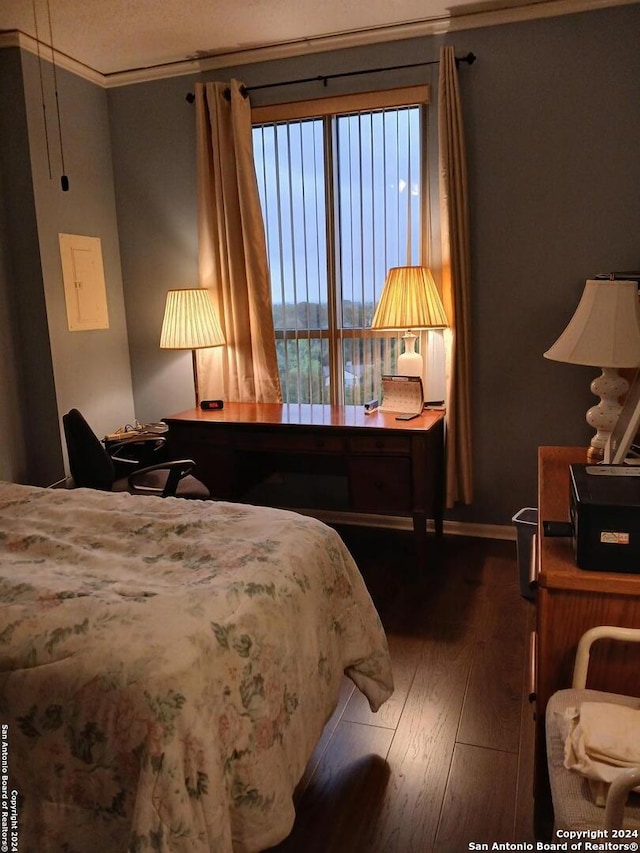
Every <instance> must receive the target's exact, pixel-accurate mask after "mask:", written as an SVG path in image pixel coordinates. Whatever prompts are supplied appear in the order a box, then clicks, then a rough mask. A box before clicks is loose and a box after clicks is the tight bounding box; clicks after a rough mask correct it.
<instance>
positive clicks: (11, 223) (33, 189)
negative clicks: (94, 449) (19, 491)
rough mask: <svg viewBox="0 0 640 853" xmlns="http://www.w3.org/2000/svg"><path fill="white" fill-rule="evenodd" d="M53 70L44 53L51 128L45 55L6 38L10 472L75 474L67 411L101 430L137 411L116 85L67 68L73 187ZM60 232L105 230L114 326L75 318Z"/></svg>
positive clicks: (1, 158) (1, 205)
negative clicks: (78, 322)
mask: <svg viewBox="0 0 640 853" xmlns="http://www.w3.org/2000/svg"><path fill="white" fill-rule="evenodd" d="M52 70H53V69H52V66H51V65H50V64H49V63H47V62H43V64H42V81H43V85H44V90H45V103H46V110H47V119H48V133H47V134H45V124H44V118H43V109H42V96H41V79H40V66H39V63H38V59H37V57H35V56H33V55H32V54H30V53H26V52H21V51H19V50H18V49H17V48H16V49H14V48H11V49H5V50H0V76H1V79H2V87H0V180H1V182H2V189H3V193H2V197H1V198H2V201H1V202H0V240H1V243H0V336H1V339H0V347H1V351H2V359H1V362H2V363H1V364H0V380H1V381H2V387H3V391H4V392H5V400H6V401H7V405H6V406H5V407H3V411H2V413H1V414H0V448H1V449H0V477H2V478H4V479H9V480H15V481H18V482H29V483H34V484H37V485H47V484H50V483H52V482H54V481H56V480H58V479H59V478H61V477H62V476H63V475H64V456H65V452H64V439H63V438H62V432H61V416H62V414H63V413H64V412H66V411H68V410H69V409H70V408H72V407H74V406H75V407H77V408H79V409H80V410H81V411H83V413H84V414H85V416H86V417H87V419H88V420H89V422H90V423H91V425H92V426H93V427H94V429H95V430H96V432H97V433H98V434H104V433H105V432H110V431H112V430H113V429H114V428H115V427H116V426H118V425H120V424H122V423H126V422H127V421H130V420H132V418H133V416H134V408H133V391H132V384H131V372H130V365H129V349H128V341H127V330H126V322H125V315H124V298H123V293H122V275H121V266H120V254H119V245H118V230H117V223H116V214H115V196H114V186H113V174H112V167H111V150H110V138H109V123H108V113H107V96H106V92H105V91H104V90H103V89H102V88H101V87H98V86H96V85H93V84H91V83H88V82H86V81H85V80H82V79H80V78H79V77H77V76H76V75H73V74H70V73H68V72H66V71H64V70H62V69H60V68H58V69H57V88H58V95H59V104H60V114H61V128H62V138H63V146H64V159H65V170H66V173H67V174H68V176H69V178H70V190H69V192H63V191H62V189H61V186H60V176H61V174H62V163H61V151H60V146H59V142H58V125H57V120H56V103H55V87H54V83H53V75H52ZM47 136H48V139H47ZM47 144H48V147H49V158H48V157H47ZM49 159H50V164H51V174H50V173H49ZM59 233H71V234H84V235H88V236H95V237H100V238H101V241H102V254H103V262H104V272H105V279H106V287H107V301H108V310H109V321H110V326H109V329H105V330H96V331H86V332H70V331H69V330H68V327H67V318H66V308H65V299H64V289H63V284H62V268H61V263H60V252H59V245H58V234H59Z"/></svg>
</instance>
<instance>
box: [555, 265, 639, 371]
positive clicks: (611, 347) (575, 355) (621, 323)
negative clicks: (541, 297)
mask: <svg viewBox="0 0 640 853" xmlns="http://www.w3.org/2000/svg"><path fill="white" fill-rule="evenodd" d="M544 356H545V358H550V359H553V360H554V361H564V362H568V363H569V364H586V365H590V366H592V367H637V366H638V365H640V308H639V306H638V285H637V284H636V283H635V282H633V281H610V280H605V279H603V280H588V281H587V283H586V285H585V288H584V292H583V294H582V298H581V299H580V302H579V303H578V307H577V308H576V311H575V314H574V315H573V317H572V318H571V320H570V321H569V325H568V326H567V328H566V329H565V330H564V332H563V333H562V334H561V335H560V337H559V338H558V340H557V341H556V342H555V343H554V344H553V346H552V347H550V349H548V350H547V352H545V353H544Z"/></svg>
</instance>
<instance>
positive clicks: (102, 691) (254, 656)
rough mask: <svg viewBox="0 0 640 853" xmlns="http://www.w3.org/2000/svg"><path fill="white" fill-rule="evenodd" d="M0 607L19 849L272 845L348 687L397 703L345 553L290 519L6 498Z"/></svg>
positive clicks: (154, 504)
mask: <svg viewBox="0 0 640 853" xmlns="http://www.w3.org/2000/svg"><path fill="white" fill-rule="evenodd" d="M0 602H1V603H2V606H1V607H0V723H1V724H2V738H3V755H2V757H3V765H4V762H5V758H6V759H7V763H8V776H9V779H8V790H9V792H11V791H14V790H15V791H17V792H18V795H19V800H18V816H19V832H20V839H19V842H20V843H19V850H20V853H31V851H34V853H35V851H38V853H43V851H62V850H64V851H66V853H87V851H91V850H95V851H100V853H115V851H118V853H120V851H153V850H158V851H167V853H168V851H171V853H187V851H188V853H205V851H207V853H209V851H215V852H216V853H227V851H257V850H262V849H264V848H266V847H269V846H270V845H273V844H275V843H277V842H278V841H279V840H281V839H282V838H283V837H285V836H286V835H287V834H288V832H289V831H290V829H291V826H292V823H293V818H294V811H293V804H292V792H293V789H294V787H295V785H296V783H297V782H298V780H299V778H300V777H301V775H302V773H303V770H304V768H305V765H306V762H307V761H308V758H309V756H310V754H311V752H312V750H313V747H314V745H315V743H316V741H317V739H318V737H319V735H320V733H321V731H322V728H323V726H324V724H325V722H326V721H327V719H328V717H329V716H330V715H331V713H332V711H333V709H334V707H335V704H336V700H337V696H338V691H339V686H340V682H341V679H342V675H343V672H346V674H347V675H349V676H350V677H351V678H352V679H353V681H354V682H355V683H356V684H357V686H358V687H359V688H360V689H361V690H362V691H363V692H364V693H365V694H366V696H367V697H368V699H369V703H370V705H371V707H372V708H373V709H374V710H375V709H377V708H378V707H379V706H380V705H381V704H382V703H383V702H384V701H385V699H386V698H387V697H388V696H389V695H390V693H391V691H392V678H391V669H390V663H389V657H388V652H387V645H386V640H385V636H384V632H383V630H382V627H381V625H380V621H379V619H378V616H377V613H376V611H375V609H374V606H373V604H372V602H371V599H370V597H369V595H368V593H367V591H366V588H365V586H364V583H363V581H362V578H361V576H360V574H359V572H358V570H357V568H356V566H355V564H354V562H353V560H352V558H351V556H350V555H349V553H348V551H347V550H346V548H345V546H344V545H343V543H342V541H341V540H340V538H339V537H338V535H337V534H336V533H335V532H334V531H332V530H331V529H330V528H328V527H326V526H325V525H323V524H322V523H321V522H318V521H316V520H314V519H310V518H305V517H303V516H300V515H297V514H295V513H291V512H285V511H282V510H273V509H265V508H257V507H250V506H242V505H238V504H230V503H214V502H191V501H181V500H179V499H176V498H167V499H165V500H161V499H159V498H155V497H140V496H131V495H128V494H118V495H114V494H106V493H102V492H93V491H89V490H84V489H78V490H75V491H71V492H68V491H63V490H46V489H38V488H32V487H28V486H19V485H14V484H9V483H0ZM5 743H6V745H7V747H6V749H5V746H4V744H5ZM4 772H5V770H4V768H3V773H4ZM11 803H12V804H14V801H13V800H12V801H11Z"/></svg>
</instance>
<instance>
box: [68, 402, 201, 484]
mask: <svg viewBox="0 0 640 853" xmlns="http://www.w3.org/2000/svg"><path fill="white" fill-rule="evenodd" d="M62 423H63V426H64V434H65V438H66V440H67V451H68V454H69V468H70V470H71V476H72V478H73V482H74V485H75V486H76V487H77V488H87V489H99V490H100V491H103V492H130V493H131V494H136V495H158V496H160V497H163V498H166V497H169V496H175V497H179V498H191V499H200V500H204V499H206V498H208V497H210V494H209V490H208V489H207V487H206V486H205V485H204V483H201V482H200V480H197V479H196V478H195V477H193V476H191V473H190V472H191V471H192V470H193V468H194V467H195V462H193V460H191V459H179V460H175V461H170V462H165V461H163V462H160V463H158V464H156V465H147V466H145V467H144V468H138V469H136V470H135V471H133V473H131V474H129V476H127V477H120V478H118V477H117V476H116V471H115V465H114V460H115V461H117V462H121V463H124V464H129V465H135V463H136V460H135V459H133V458H131V456H130V455H129V454H128V455H127V456H118V451H119V450H120V449H122V448H123V447H124V446H125V444H126V446H127V448H128V449H130V448H131V447H132V444H133V443H132V442H130V441H126V442H122V444H116V445H112V446H111V453H112V455H109V453H108V452H107V450H106V449H105V447H104V446H103V445H102V442H101V441H100V439H99V438H98V437H97V435H96V434H95V433H94V432H93V430H92V429H91V427H90V426H89V424H88V423H87V422H86V420H85V419H84V417H83V416H82V414H81V413H80V412H79V411H78V410H77V409H71V411H69V412H67V414H66V415H63V416H62ZM138 441H139V442H140V445H141V446H143V445H148V444H150V443H153V445H154V446H155V447H159V446H161V445H162V444H163V443H164V440H163V439H159V438H158V436H148V437H144V436H141V437H140V438H139V439H136V443H138Z"/></svg>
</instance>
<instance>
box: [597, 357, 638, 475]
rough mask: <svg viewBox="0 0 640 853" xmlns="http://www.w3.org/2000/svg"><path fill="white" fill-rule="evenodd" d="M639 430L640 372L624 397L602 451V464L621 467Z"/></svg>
mask: <svg viewBox="0 0 640 853" xmlns="http://www.w3.org/2000/svg"><path fill="white" fill-rule="evenodd" d="M638 430H640V371H638V373H636V377H635V379H634V380H633V383H632V385H631V387H630V388H629V390H628V391H627V396H626V397H625V400H624V403H623V405H622V411H621V412H620V415H619V416H618V420H617V421H616V424H615V426H614V428H613V429H612V430H611V434H610V435H609V439H608V441H607V444H606V446H605V449H604V463H605V464H607V465H622V464H623V463H624V460H625V459H626V457H627V454H628V453H629V449H630V447H631V445H632V444H633V440H634V438H635V437H636V435H637V434H638Z"/></svg>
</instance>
